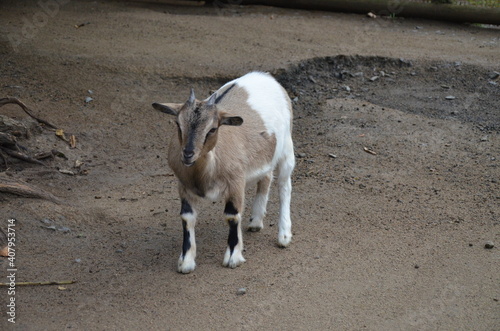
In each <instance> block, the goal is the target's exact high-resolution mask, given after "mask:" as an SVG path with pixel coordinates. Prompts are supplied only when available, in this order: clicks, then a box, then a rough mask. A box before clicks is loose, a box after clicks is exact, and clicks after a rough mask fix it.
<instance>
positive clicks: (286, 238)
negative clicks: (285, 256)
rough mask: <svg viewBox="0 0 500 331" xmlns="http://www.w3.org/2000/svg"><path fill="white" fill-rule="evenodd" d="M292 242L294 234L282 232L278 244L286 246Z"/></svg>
mask: <svg viewBox="0 0 500 331" xmlns="http://www.w3.org/2000/svg"><path fill="white" fill-rule="evenodd" d="M291 242H292V234H280V235H278V246H279V247H282V248H285V247H288V245H290V243H291Z"/></svg>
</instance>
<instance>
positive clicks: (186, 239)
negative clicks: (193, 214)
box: [182, 221, 191, 258]
mask: <svg viewBox="0 0 500 331" xmlns="http://www.w3.org/2000/svg"><path fill="white" fill-rule="evenodd" d="M182 231H183V233H184V238H183V241H182V257H183V258H184V256H186V253H187V251H188V250H189V249H190V248H191V240H190V235H189V231H188V229H187V222H186V221H182Z"/></svg>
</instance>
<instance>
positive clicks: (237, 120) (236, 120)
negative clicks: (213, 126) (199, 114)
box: [220, 115, 243, 126]
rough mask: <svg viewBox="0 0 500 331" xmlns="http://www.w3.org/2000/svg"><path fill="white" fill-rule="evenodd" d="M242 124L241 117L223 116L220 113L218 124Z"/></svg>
mask: <svg viewBox="0 0 500 331" xmlns="http://www.w3.org/2000/svg"><path fill="white" fill-rule="evenodd" d="M242 124H243V119H242V118H241V117H239V116H225V115H222V117H221V119H220V125H231V126H240V125H242Z"/></svg>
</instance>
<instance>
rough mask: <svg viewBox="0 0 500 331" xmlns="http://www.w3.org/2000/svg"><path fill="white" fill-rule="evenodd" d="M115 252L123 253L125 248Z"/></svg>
mask: <svg viewBox="0 0 500 331" xmlns="http://www.w3.org/2000/svg"><path fill="white" fill-rule="evenodd" d="M115 252H116V253H123V249H117V250H116V251H115Z"/></svg>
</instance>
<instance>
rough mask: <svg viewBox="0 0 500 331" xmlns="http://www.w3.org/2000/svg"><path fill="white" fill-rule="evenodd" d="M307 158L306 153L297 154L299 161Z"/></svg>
mask: <svg viewBox="0 0 500 331" xmlns="http://www.w3.org/2000/svg"><path fill="white" fill-rule="evenodd" d="M306 156H307V154H306V153H297V157H298V158H299V159H303V158H305V157H306Z"/></svg>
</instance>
